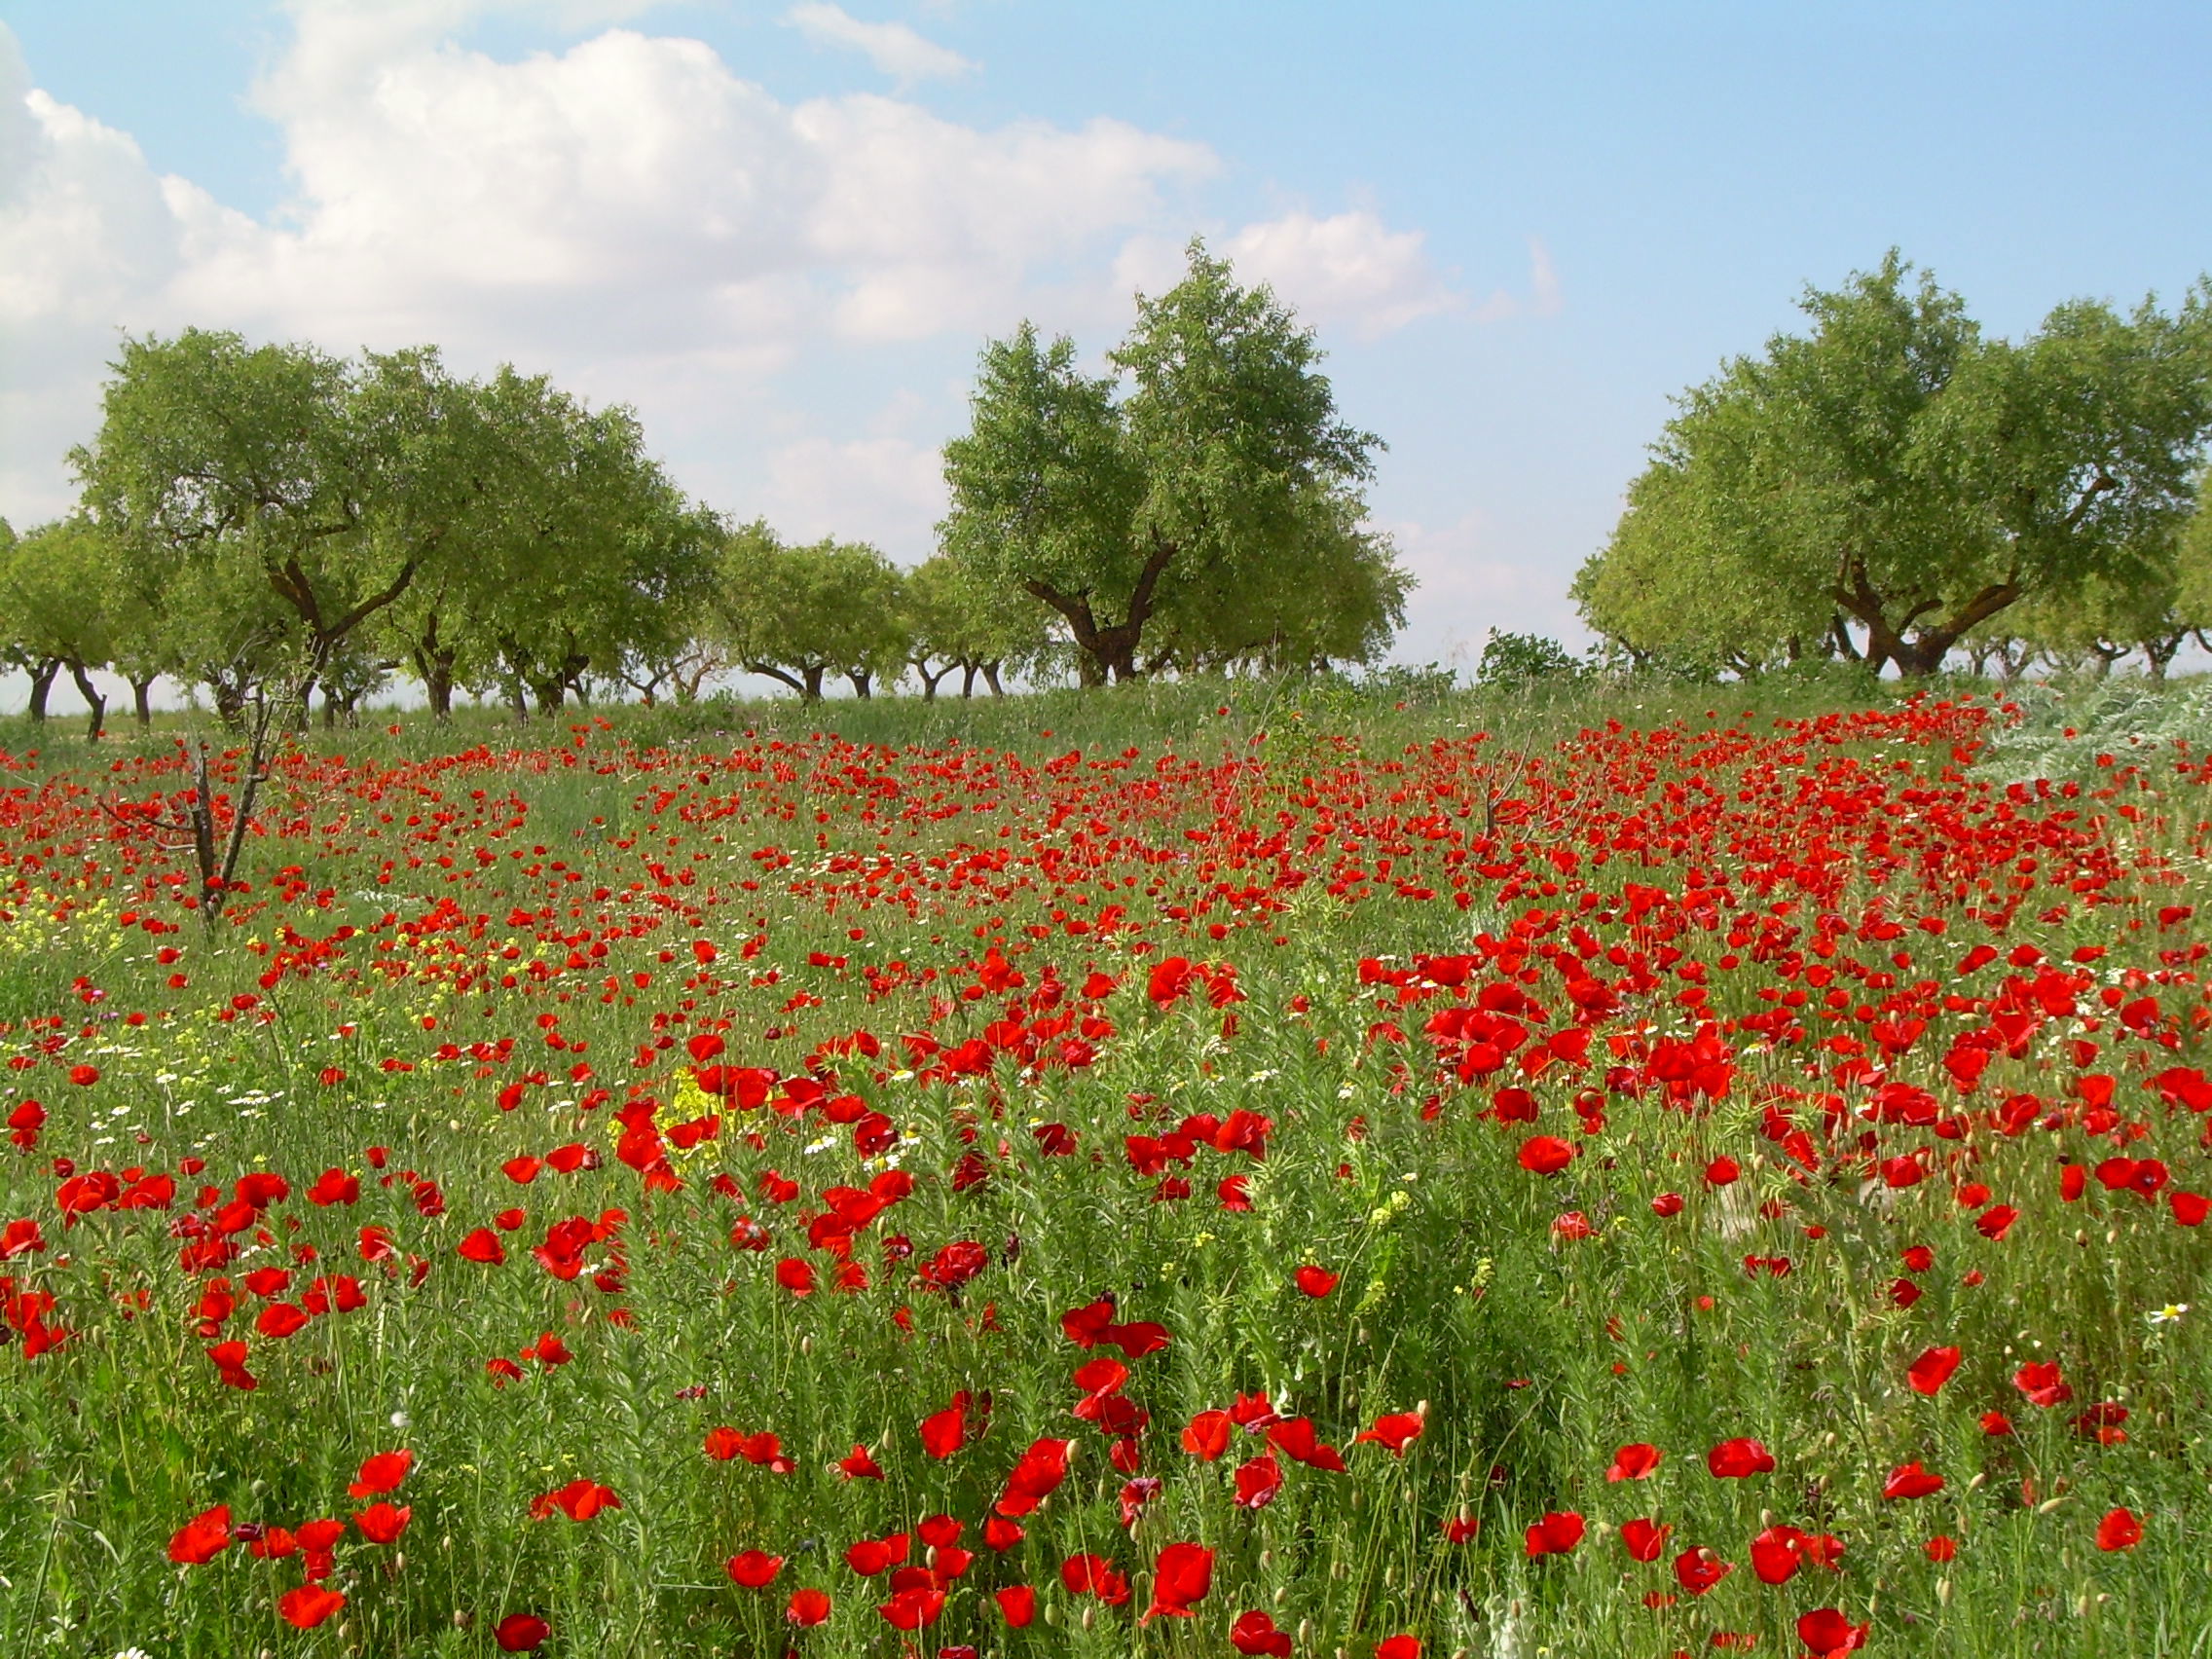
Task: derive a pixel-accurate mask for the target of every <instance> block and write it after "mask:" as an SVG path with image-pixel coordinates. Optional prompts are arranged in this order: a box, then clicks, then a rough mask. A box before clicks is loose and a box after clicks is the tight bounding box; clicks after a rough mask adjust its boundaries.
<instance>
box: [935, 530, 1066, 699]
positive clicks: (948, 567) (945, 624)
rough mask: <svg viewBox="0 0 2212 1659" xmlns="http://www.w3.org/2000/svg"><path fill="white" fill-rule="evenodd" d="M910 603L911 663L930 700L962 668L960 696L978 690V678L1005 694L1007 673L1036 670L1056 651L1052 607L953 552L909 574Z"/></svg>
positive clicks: (993, 693) (999, 694)
mask: <svg viewBox="0 0 2212 1659" xmlns="http://www.w3.org/2000/svg"><path fill="white" fill-rule="evenodd" d="M905 604H906V638H907V645H906V650H907V656H906V663H907V666H908V667H910V668H911V669H913V671H914V674H915V677H916V678H917V679H919V680H920V681H921V682H922V697H923V700H924V701H925V702H930V701H935V700H936V697H937V688H938V685H939V683H940V682H942V681H943V680H944V679H945V677H946V676H947V675H950V674H953V673H955V672H957V673H958V674H959V675H960V694H961V696H963V697H970V696H973V695H974V694H975V690H976V681H977V676H980V677H981V678H982V681H983V683H984V684H986V685H988V686H989V687H990V690H991V695H993V696H994V697H999V696H1004V695H1005V694H1006V685H1005V682H1004V676H1005V675H1007V674H1009V673H1018V672H1021V671H1024V670H1028V671H1034V670H1035V669H1037V668H1038V667H1039V666H1040V665H1041V664H1042V663H1043V661H1044V660H1045V658H1046V655H1047V653H1048V652H1049V650H1050V648H1051V634H1050V630H1049V628H1048V626H1047V622H1048V618H1049V617H1050V616H1051V612H1049V611H1048V610H1046V608H1044V607H1043V606H1042V605H1040V604H1038V603H1037V602H1036V601H1035V600H1033V599H1030V598H1029V597H1028V596H1027V595H1026V594H1021V593H1018V592H1016V593H1011V594H1010V593H1008V592H1007V591H1006V590H1004V589H994V588H993V587H992V586H991V585H990V583H989V582H987V581H985V580H984V579H983V578H982V577H980V576H978V575H977V573H976V571H974V570H973V569H971V568H970V567H969V566H968V565H967V564H966V563H965V562H964V561H962V560H959V559H955V558H953V557H951V556H950V555H948V554H942V553H940V554H939V555H938V556H937V557H936V558H934V559H928V560H925V561H923V563H922V564H920V565H919V566H917V567H915V568H914V569H913V570H911V571H907V572H906V579H905ZM932 664H935V665H936V666H935V667H934V668H933V667H932V666H931V665H932Z"/></svg>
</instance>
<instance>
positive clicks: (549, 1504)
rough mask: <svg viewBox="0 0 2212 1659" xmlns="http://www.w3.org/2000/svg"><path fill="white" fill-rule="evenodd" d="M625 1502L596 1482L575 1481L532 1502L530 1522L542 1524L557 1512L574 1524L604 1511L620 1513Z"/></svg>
mask: <svg viewBox="0 0 2212 1659" xmlns="http://www.w3.org/2000/svg"><path fill="white" fill-rule="evenodd" d="M621 1507H622V1500H621V1499H620V1498H619V1497H617V1496H615V1495H614V1492H613V1489H612V1488H610V1487H603V1486H600V1485H599V1484H598V1483H596V1482H594V1481H585V1480H575V1481H571V1482H570V1483H569V1484H568V1485H567V1486H565V1487H561V1488H559V1489H557V1490H556V1491H553V1492H548V1493H539V1494H538V1495H537V1496H536V1497H535V1498H534V1499H532V1500H531V1505H530V1518H531V1519H532V1520H533V1521H543V1520H546V1519H548V1518H549V1517H550V1516H552V1515H553V1514H554V1513H555V1512H556V1511H558V1512H559V1513H561V1514H563V1515H566V1516H567V1517H568V1518H569V1519H570V1520H571V1521H589V1520H590V1519H591V1518H592V1517H593V1516H595V1515H597V1514H598V1513H599V1512H600V1511H601V1510H603V1509H620V1508H621Z"/></svg>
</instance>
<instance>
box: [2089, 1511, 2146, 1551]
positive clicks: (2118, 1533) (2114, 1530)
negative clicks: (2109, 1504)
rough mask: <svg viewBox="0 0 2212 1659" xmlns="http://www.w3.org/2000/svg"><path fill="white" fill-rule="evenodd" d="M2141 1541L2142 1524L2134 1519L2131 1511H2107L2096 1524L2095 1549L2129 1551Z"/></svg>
mask: <svg viewBox="0 0 2212 1659" xmlns="http://www.w3.org/2000/svg"><path fill="white" fill-rule="evenodd" d="M2142 1541H2143V1523H2142V1522H2140V1521H2138V1520H2137V1519H2136V1518H2135V1513H2134V1511H2133V1510H2129V1509H2114V1510H2108V1511H2107V1512H2106V1514H2105V1518H2104V1519H2103V1520H2102V1521H2099V1522H2098V1523H2097V1548H2098V1549H2100V1550H2131V1549H2133V1548H2134V1547H2135V1546H2136V1545H2137V1544H2139V1543H2141V1542H2142Z"/></svg>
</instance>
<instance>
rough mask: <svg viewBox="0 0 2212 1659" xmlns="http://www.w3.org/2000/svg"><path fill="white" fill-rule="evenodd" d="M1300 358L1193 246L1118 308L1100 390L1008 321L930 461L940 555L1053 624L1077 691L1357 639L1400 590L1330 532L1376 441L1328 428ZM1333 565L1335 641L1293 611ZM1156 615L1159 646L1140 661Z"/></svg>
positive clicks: (1333, 412) (1322, 600)
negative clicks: (1180, 262)
mask: <svg viewBox="0 0 2212 1659" xmlns="http://www.w3.org/2000/svg"><path fill="white" fill-rule="evenodd" d="M1319 360H1320V351H1319V349H1318V348H1317V347H1316V346H1315V344H1314V341H1313V337H1312V333H1311V331H1310V330H1308V329H1304V328H1301V327H1299V326H1298V324H1297V321H1296V319H1295V318H1294V317H1293V316H1292V314H1291V313H1290V312H1289V311H1288V309H1287V308H1285V307H1284V306H1282V305H1281V304H1280V303H1279V302H1277V301H1276V300H1275V298H1274V296H1273V295H1272V293H1270V292H1269V291H1268V290H1267V289H1266V288H1265V287H1261V288H1245V287H1241V286H1239V285H1238V284H1237V283H1236V282H1235V279H1234V275H1233V273H1232V271H1231V269H1230V266H1229V264H1228V262H1227V261H1224V260H1219V259H1215V258H1212V257H1211V256H1209V255H1208V254H1207V253H1206V251H1205V249H1204V246H1203V244H1202V243H1199V242H1196V241H1194V242H1193V243H1192V244H1191V247H1190V250H1189V265H1188V270H1187V273H1186V275H1185V276H1184V278H1183V280H1182V281H1181V282H1179V283H1177V284H1176V285H1175V286H1174V287H1173V288H1171V289H1169V290H1168V291H1167V292H1166V293H1165V294H1161V295H1159V296H1157V297H1147V296H1141V295H1140V296H1139V298H1138V301H1137V320H1136V325H1135V327H1134V328H1133V329H1132V330H1131V331H1130V333H1129V335H1128V337H1127V338H1126V339H1125V340H1124V342H1123V343H1122V345H1121V346H1120V347H1119V348H1118V349H1117V350H1115V351H1114V352H1113V353H1112V356H1111V358H1110V362H1111V364H1112V367H1113V368H1114V369H1115V370H1116V371H1117V373H1116V374H1114V375H1110V376H1104V377H1093V376H1090V375H1087V374H1085V373H1084V372H1083V370H1082V369H1081V368H1080V367H1079V365H1078V363H1077V360H1076V352H1075V347H1074V344H1073V343H1072V342H1071V341H1069V340H1068V339H1066V338H1065V337H1064V336H1063V337H1060V338H1057V339H1054V340H1052V341H1051V343H1050V344H1045V343H1042V342H1041V341H1040V340H1039V337H1038V334H1037V331H1036V329H1035V328H1034V327H1033V326H1032V325H1030V324H1028V323H1024V324H1023V325H1022V326H1021V328H1020V329H1018V330H1017V331H1016V332H1015V333H1014V335H1013V336H1012V337H1011V338H1009V339H1007V340H1003V341H994V342H991V343H990V344H989V345H987V346H986V347H985V348H984V350H983V353H982V359H981V362H980V364H979V367H978V373H977V385H976V390H975V394H974V397H973V400H972V415H973V420H972V424H971V427H970V430H969V432H968V434H967V435H966V436H964V437H961V438H958V439H955V440H954V441H953V442H951V443H949V444H947V445H946V446H945V478H946V482H947V483H948V485H949V486H950V488H951V493H952V511H951V513H950V515H949V516H948V517H947V519H946V520H945V523H944V524H943V526H942V527H941V528H940V536H941V539H942V541H943V544H944V546H945V548H946V550H947V551H949V552H952V553H954V554H956V555H957V556H959V557H960V558H962V559H963V560H965V561H967V562H968V563H969V565H970V566H971V568H973V569H975V570H976V571H978V573H980V574H981V575H982V576H983V577H984V578H985V579H987V580H989V581H991V582H993V583H994V584H996V585H999V586H1001V587H1013V588H1018V589H1020V590H1022V591H1024V592H1026V593H1028V594H1030V595H1031V596H1032V597H1034V598H1035V599H1036V600H1038V601H1039V602H1041V603H1042V604H1044V605H1046V606H1049V607H1050V608H1051V609H1052V610H1053V611H1054V612H1055V613H1057V615H1058V616H1059V617H1060V618H1061V620H1062V622H1063V623H1064V625H1065V626H1066V628H1067V630H1068V633H1069V635H1070V636H1071V637H1072V640H1073V642H1074V645H1075V646H1076V649H1077V651H1078V653H1079V658H1078V660H1079V664H1080V668H1081V674H1082V678H1083V680H1084V681H1085V682H1086V683H1090V684H1095V683H1099V682H1103V681H1105V680H1107V679H1109V678H1112V679H1116V680H1126V679H1132V678H1136V677H1138V676H1140V675H1142V674H1143V673H1145V672H1147V671H1148V670H1149V669H1151V668H1154V667H1158V666H1161V665H1163V664H1164V663H1165V662H1166V661H1169V660H1173V659H1174V658H1175V657H1177V656H1183V657H1188V658H1191V659H1193V660H1209V659H1210V660H1222V659H1226V658H1233V657H1236V656H1240V655H1243V654H1245V653H1246V652H1249V651H1252V650H1255V649H1269V648H1272V649H1273V650H1275V651H1276V652H1277V653H1278V654H1282V655H1285V656H1288V655H1293V654H1297V653H1298V652H1299V651H1300V650H1301V649H1302V648H1303V645H1305V644H1306V643H1308V642H1309V641H1311V640H1317V639H1322V638H1327V639H1328V640H1330V642H1331V643H1332V644H1336V643H1338V642H1340V641H1341V640H1343V639H1344V638H1346V637H1350V638H1354V639H1358V640H1365V639H1367V638H1368V637H1369V636H1371V635H1372V634H1373V633H1374V631H1375V630H1376V629H1377V628H1378V627H1381V626H1383V625H1385V624H1387V623H1389V621H1390V619H1391V617H1392V616H1393V614H1394V612H1393V608H1394V607H1395V606H1397V605H1399V604H1401V603H1402V599H1403V594H1404V591H1405V589H1404V579H1403V577H1402V576H1401V575H1399V574H1397V573H1396V571H1395V567H1394V566H1393V565H1392V564H1391V563H1390V562H1389V559H1388V556H1387V550H1386V548H1385V547H1384V546H1383V543H1382V542H1381V540H1380V538H1377V537H1374V536H1373V535H1366V536H1364V538H1363V539H1361V540H1359V541H1357V542H1354V541H1353V540H1351V539H1350V538H1349V537H1350V536H1351V535H1352V534H1353V530H1354V527H1356V526H1357V525H1358V523H1359V520H1360V518H1361V516H1362V515H1361V507H1360V500H1359V495H1358V491H1359V487H1360V486H1361V485H1363V484H1364V483H1365V482H1367V480H1368V479H1369V478H1370V477H1371V476H1372V474H1373V457H1374V453H1375V451H1376V450H1377V449H1379V448H1380V447H1381V445H1380V440H1378V439H1377V438H1375V437H1374V436H1373V435H1372V434H1370V433H1366V432H1362V431H1359V430H1357V429H1355V428H1353V427H1352V426H1350V425H1349V424H1346V422H1345V421H1343V420H1342V418H1341V417H1340V416H1339V414H1338V412H1337V407H1336V398H1335V392H1334V389H1333V388H1332V387H1331V386H1330V384H1329V382H1328V380H1327V379H1326V377H1324V376H1323V375H1322V374H1321V373H1320V372H1319V370H1318V366H1317V365H1318V363H1319ZM1354 547H1357V548H1359V549H1362V550H1363V551H1364V554H1365V557H1364V558H1361V559H1352V560H1348V561H1347V559H1346V554H1347V552H1348V551H1350V550H1352V549H1353V548H1354ZM1332 567H1334V571H1333V572H1332ZM1346 571H1363V572H1365V573H1366V575H1367V577H1368V578H1369V579H1368V580H1367V581H1366V583H1365V584H1364V585H1363V586H1361V587H1360V591H1359V592H1358V593H1357V595H1356V596H1355V598H1356V604H1355V606H1354V609H1355V610H1356V611H1357V612H1358V613H1359V618H1360V619H1358V620H1354V621H1353V622H1352V623H1350V624H1349V627H1348V636H1347V633H1346V629H1345V628H1335V629H1332V626H1331V625H1330V624H1328V623H1327V622H1325V621H1321V620H1317V619H1316V618H1315V617H1314V616H1313V615H1312V612H1313V611H1314V610H1315V609H1317V608H1320V607H1323V606H1326V605H1328V604H1329V603H1331V602H1332V601H1333V600H1338V599H1341V598H1343V597H1344V588H1345V582H1344V580H1343V577H1344V576H1345V574H1346ZM1332 573H1333V574H1334V575H1335V576H1336V577H1337V578H1338V579H1336V580H1331V579H1330V577H1331V575H1332ZM1292 616H1296V617H1297V618H1298V621H1297V625H1296V627H1295V628H1293V627H1291V626H1290V625H1289V624H1288V622H1287V621H1286V620H1285V619H1287V618H1289V617H1292ZM1156 619H1157V621H1158V622H1159V624H1160V625H1161V631H1162V632H1164V633H1166V634H1168V635H1170V636H1172V644H1171V645H1169V646H1168V647H1167V648H1166V649H1165V650H1163V651H1158V652H1156V654H1155V655H1154V656H1153V657H1152V658H1151V660H1149V661H1148V660H1147V657H1146V655H1145V654H1144V653H1145V646H1146V644H1147V637H1148V636H1147V630H1148V627H1150V626H1152V625H1153V624H1154V623H1155V621H1156ZM1263 635H1264V636H1265V643H1263V639H1262V636H1263ZM1294 639H1295V640H1297V641H1298V643H1297V644H1293V643H1292V642H1293V641H1294ZM1315 654H1323V655H1325V654H1330V653H1329V652H1326V651H1323V652H1319V653H1315Z"/></svg>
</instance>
